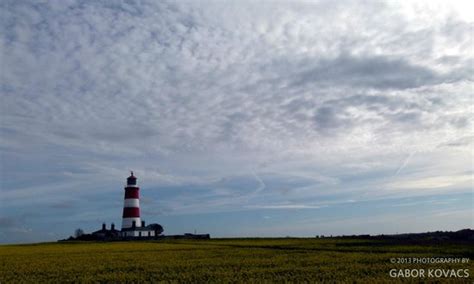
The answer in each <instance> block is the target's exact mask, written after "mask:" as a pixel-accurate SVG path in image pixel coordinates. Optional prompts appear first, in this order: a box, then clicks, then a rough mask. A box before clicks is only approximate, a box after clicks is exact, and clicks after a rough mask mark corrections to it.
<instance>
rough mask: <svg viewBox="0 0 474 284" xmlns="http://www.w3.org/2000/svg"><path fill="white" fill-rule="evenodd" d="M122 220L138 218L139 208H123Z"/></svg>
mask: <svg viewBox="0 0 474 284" xmlns="http://www.w3.org/2000/svg"><path fill="white" fill-rule="evenodd" d="M122 217H123V218H136V217H140V208H138V207H125V208H123V216H122Z"/></svg>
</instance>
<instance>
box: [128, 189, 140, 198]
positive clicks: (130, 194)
mask: <svg viewBox="0 0 474 284" xmlns="http://www.w3.org/2000/svg"><path fill="white" fill-rule="evenodd" d="M138 190H139V188H138V187H126V188H125V199H128V198H139V194H138Z"/></svg>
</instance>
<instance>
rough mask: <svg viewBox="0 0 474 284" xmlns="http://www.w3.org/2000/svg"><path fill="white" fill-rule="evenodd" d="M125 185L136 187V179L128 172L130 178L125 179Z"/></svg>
mask: <svg viewBox="0 0 474 284" xmlns="http://www.w3.org/2000/svg"><path fill="white" fill-rule="evenodd" d="M127 185H137V178H136V177H135V176H134V175H133V172H130V176H129V177H128V178H127Z"/></svg>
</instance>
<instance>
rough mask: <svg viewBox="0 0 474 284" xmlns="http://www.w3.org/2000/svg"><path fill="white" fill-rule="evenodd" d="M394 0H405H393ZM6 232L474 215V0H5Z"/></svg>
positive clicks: (428, 225) (366, 224)
mask: <svg viewBox="0 0 474 284" xmlns="http://www.w3.org/2000/svg"><path fill="white" fill-rule="evenodd" d="M401 2H403V3H401ZM0 11H1V12H0V13H1V15H0V29H1V30H0V31H1V32H0V62H1V67H0V68H1V69H0V94H1V99H0V153H1V156H0V174H1V176H0V177H1V182H0V189H1V194H0V242H1V243H27V242H40V241H54V240H57V239H62V238H67V237H68V236H70V235H72V234H73V232H74V230H75V229H76V228H82V229H83V230H85V231H86V232H92V231H94V230H97V229H99V228H100V226H101V224H102V222H106V223H107V226H110V223H111V222H114V223H115V224H116V225H117V226H120V224H121V213H122V206H123V194H124V189H123V187H124V185H125V179H126V177H127V176H128V175H129V171H130V170H133V171H134V173H135V175H136V176H137V177H138V183H139V186H140V188H141V189H140V194H141V216H142V219H144V220H145V221H146V222H147V223H160V224H161V225H162V226H163V227H164V230H165V232H164V233H165V234H182V233H188V232H191V233H192V232H197V233H210V234H211V237H255V236H260V237H282V236H283V237H284V236H299V237H311V236H315V235H342V234H394V233H405V232H424V231H436V230H459V229H463V228H472V227H474V218H473V213H474V210H473V203H474V197H473V188H474V186H473V184H474V181H473V168H474V167H473V159H474V156H473V140H474V133H473V113H472V112H473V97H472V95H473V53H474V52H473V21H474V16H473V13H472V11H474V4H473V2H471V1H452V0H451V1H369V0H367V1H345V0H342V1H217V0H216V1H75V0H74V1H66V0H56V1H33V0H31V1H17V0H4V1H1V2H0Z"/></svg>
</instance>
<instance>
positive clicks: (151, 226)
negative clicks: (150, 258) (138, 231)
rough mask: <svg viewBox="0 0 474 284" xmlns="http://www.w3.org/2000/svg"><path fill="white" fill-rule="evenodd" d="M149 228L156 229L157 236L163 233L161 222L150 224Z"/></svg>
mask: <svg viewBox="0 0 474 284" xmlns="http://www.w3.org/2000/svg"><path fill="white" fill-rule="evenodd" d="M148 228H150V229H152V230H153V231H155V236H158V235H160V234H161V233H163V227H162V226H161V225H160V224H150V225H148Z"/></svg>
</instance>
